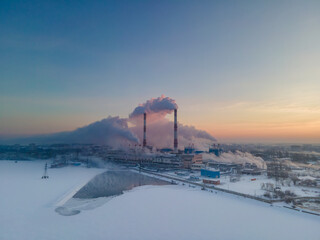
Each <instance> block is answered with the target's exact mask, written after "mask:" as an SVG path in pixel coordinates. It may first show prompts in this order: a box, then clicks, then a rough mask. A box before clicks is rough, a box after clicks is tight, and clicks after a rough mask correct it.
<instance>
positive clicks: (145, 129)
mask: <svg viewBox="0 0 320 240" xmlns="http://www.w3.org/2000/svg"><path fill="white" fill-rule="evenodd" d="M145 146H147V114H146V113H144V114H143V147H145Z"/></svg>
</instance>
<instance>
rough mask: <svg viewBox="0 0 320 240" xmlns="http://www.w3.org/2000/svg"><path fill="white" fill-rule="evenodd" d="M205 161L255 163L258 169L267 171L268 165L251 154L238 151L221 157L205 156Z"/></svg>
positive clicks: (225, 153)
mask: <svg viewBox="0 0 320 240" xmlns="http://www.w3.org/2000/svg"><path fill="white" fill-rule="evenodd" d="M202 156H203V159H204V160H213V161H216V162H224V163H238V164H245V163H254V164H256V165H257V167H259V168H262V169H266V167H267V166H266V163H265V161H264V160H263V159H262V158H261V157H255V156H253V155H252V154H251V153H248V152H240V151H236V152H235V153H232V152H224V153H222V154H221V155H220V156H219V157H218V156H216V155H215V154H207V153H205V154H203V155H202Z"/></svg>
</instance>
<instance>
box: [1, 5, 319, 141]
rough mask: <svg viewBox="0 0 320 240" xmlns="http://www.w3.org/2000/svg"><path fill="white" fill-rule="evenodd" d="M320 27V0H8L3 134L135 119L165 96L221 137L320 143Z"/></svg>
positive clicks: (186, 118) (185, 117)
mask: <svg viewBox="0 0 320 240" xmlns="http://www.w3.org/2000/svg"><path fill="white" fill-rule="evenodd" d="M319 26H320V2H319V1H68V2H67V3H66V2H65V1H1V3H0V53H1V54H0V80H1V82H0V94H1V95H0V96H1V98H0V100H1V108H0V134H5V135H7V134H33V133H45V132H54V131H62V130H71V129H73V128H76V127H79V126H82V125H84V124H88V123H90V122H92V121H95V120H99V119H101V118H103V117H106V116H108V115H120V116H122V117H126V116H127V115H128V114H129V113H130V112H131V111H132V110H133V108H134V107H135V106H136V105H137V104H138V103H142V102H144V101H145V100H147V99H149V98H151V97H158V96H160V95H161V94H165V95H166V96H169V97H172V98H174V99H176V101H177V103H178V105H179V107H180V110H179V116H180V118H179V120H180V121H181V122H183V123H186V124H192V125H195V126H196V127H199V128H201V129H204V130H208V131H209V132H210V133H212V134H213V135H214V136H218V138H220V139H222V140H224V139H226V140H227V139H231V140H233V139H234V140H239V139H240V140H242V139H244V140H255V139H259V140H263V139H271V140H278V139H279V140H285V141H291V140H292V141H297V140H299V141H300V140H301V141H307V140H310V139H311V138H312V139H313V140H312V141H318V139H320V125H319V122H317V119H318V117H319V116H320V111H319V109H318V108H317V102H318V101H319V100H320V99H319V97H318V95H319V94H318V92H319V90H320V81H319V77H320V72H319V67H318V63H319V62H320V61H319V60H320V44H319V42H320V27H319ZM235 106H236V107H235ZM253 106H254V107H253ZM266 106H276V107H270V110H268V111H264V112H261V111H262V110H261V109H268V108H267V107H266ZM272 109H273V111H272ZM274 109H279V110H278V111H276V110H274ZM287 109H291V110H289V113H288V110H287ZM306 109H308V112H305V111H306ZM310 109H311V110H310ZM275 119H279V120H278V121H275ZM299 123H300V124H299ZM277 124H278V125H277ZM306 124H307V125H308V126H307V127H308V129H307V130H305V131H304V130H303V129H304V128H303V127H305V125H306ZM256 125H257V126H256ZM270 125H272V126H273V127H272V129H269V128H268V134H265V132H264V131H262V130H265V129H266V126H270ZM289 125H290V126H292V128H289V129H287V126H289ZM293 125H294V126H293ZM311 125H312V126H311ZM252 126H253V127H252ZM279 126H282V127H284V126H285V127H286V129H285V130H283V129H282V131H280V134H284V135H286V136H285V139H282V138H281V136H282V135H279V129H278V128H279ZM239 128H241V129H247V131H246V132H245V131H244V132H241V131H240V132H239V130H238V129H239ZM269 130H270V131H271V132H272V131H273V132H274V134H271V135H270V133H269ZM298 130H299V131H298ZM277 132H278V133H277ZM288 132H299V133H297V134H296V135H294V134H293V135H292V134H291V135H290V134H289V135H288ZM246 133H249V135H248V134H246ZM310 134H313V135H312V136H311V135H310ZM287 138H288V139H287Z"/></svg>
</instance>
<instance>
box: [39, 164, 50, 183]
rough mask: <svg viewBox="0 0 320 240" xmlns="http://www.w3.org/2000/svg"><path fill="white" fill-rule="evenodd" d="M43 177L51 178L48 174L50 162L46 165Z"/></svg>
mask: <svg viewBox="0 0 320 240" xmlns="http://www.w3.org/2000/svg"><path fill="white" fill-rule="evenodd" d="M41 178H42V179H47V178H49V176H48V164H47V163H46V165H44V174H43V176H42V177H41Z"/></svg>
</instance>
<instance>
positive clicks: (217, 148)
mask: <svg viewBox="0 0 320 240" xmlns="http://www.w3.org/2000/svg"><path fill="white" fill-rule="evenodd" d="M209 153H213V154H214V155H216V156H217V157H219V156H220V155H221V153H222V148H220V144H213V145H212V146H211V147H210V148H209Z"/></svg>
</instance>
